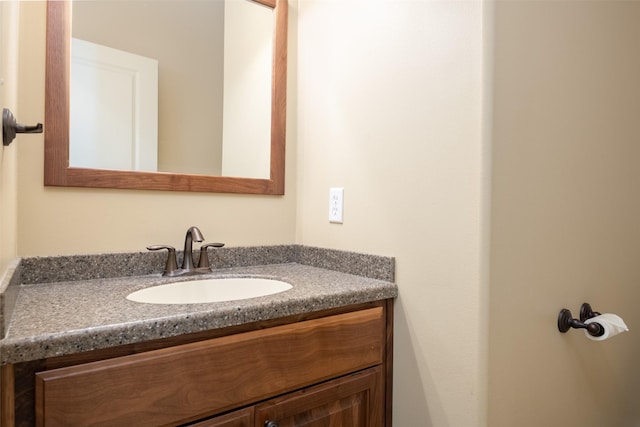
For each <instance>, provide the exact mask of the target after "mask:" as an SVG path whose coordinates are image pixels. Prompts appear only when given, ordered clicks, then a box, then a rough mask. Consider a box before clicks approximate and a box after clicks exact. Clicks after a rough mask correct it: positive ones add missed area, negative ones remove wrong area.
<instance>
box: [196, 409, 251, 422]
mask: <svg viewBox="0 0 640 427" xmlns="http://www.w3.org/2000/svg"><path fill="white" fill-rule="evenodd" d="M252 426H253V408H245V409H240V410H239V411H235V412H232V413H230V414H225V415H220V416H219V417H214V418H210V419H208V420H204V421H200V422H199V423H193V424H189V427H252Z"/></svg>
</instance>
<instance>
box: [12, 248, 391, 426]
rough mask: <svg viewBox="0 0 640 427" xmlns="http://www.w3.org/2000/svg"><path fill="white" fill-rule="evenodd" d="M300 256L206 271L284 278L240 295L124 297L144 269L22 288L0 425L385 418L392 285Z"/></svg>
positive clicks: (385, 422) (139, 283) (381, 421)
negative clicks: (205, 300)
mask: <svg viewBox="0 0 640 427" xmlns="http://www.w3.org/2000/svg"><path fill="white" fill-rule="evenodd" d="M289 250H290V248H287V249H286V251H289ZM232 251H233V250H231V252H232ZM305 251H306V252H308V249H305V248H301V247H296V248H294V249H293V250H292V251H291V253H292V254H295V255H293V256H291V255H290V254H289V255H286V256H285V257H284V258H285V261H286V262H284V263H279V264H270V265H244V266H239V267H228V268H219V269H216V270H214V271H215V272H214V273H212V275H211V276H212V277H219V276H224V277H228V276H245V277H246V276H251V277H270V278H277V279H278V280H283V281H285V282H288V283H290V284H292V285H293V288H292V289H291V290H289V291H286V292H282V293H279V294H274V295H270V296H265V297H259V298H251V299H247V300H241V301H229V302H220V303H209V304H188V305H185V304H178V305H172V306H166V305H156V304H141V303H136V302H133V301H128V300H126V298H125V296H126V295H127V294H128V293H130V292H131V291H132V290H136V289H142V288H145V287H149V286H155V285H157V284H159V283H164V282H166V281H167V280H170V279H166V278H160V277H159V276H158V275H153V274H152V275H145V276H132V277H117V278H103V279H91V280H83V281H81V282H77V281H66V282H52V283H48V284H43V283H40V284H33V285H20V293H19V295H18V298H17V301H16V306H15V309H14V310H13V313H12V315H11V323H10V327H9V330H8V333H7V335H6V337H5V339H4V340H2V341H0V343H1V347H0V348H1V349H2V363H3V365H2V403H3V412H2V425H3V426H5V425H6V426H12V425H19V426H23V425H24V426H27V425H38V426H43V425H44V426H55V425H66V426H70V425H78V426H86V425H136V426H141V425H149V426H160V425H197V426H269V427H276V426H280V427H282V426H296V425H302V424H304V425H309V426H314V425H329V423H330V424H331V425H338V426H340V425H341V426H367V427H371V426H390V425H391V384H392V381H391V378H392V343H393V298H394V297H395V296H396V295H397V287H396V285H395V284H393V283H392V281H390V280H388V277H387V278H385V279H386V280H385V279H381V278H372V277H364V276H359V275H356V274H352V272H349V273H346V272H343V271H345V268H344V260H345V259H348V258H349V257H341V256H335V255H336V254H335V253H333V255H334V256H330V257H329V258H332V259H333V261H330V262H329V263H328V264H327V259H329V258H327V257H324V258H318V257H317V256H316V255H317V254H314V256H313V257H305V254H304V252H305ZM220 254H221V255H220V257H222V258H224V256H225V255H224V254H225V252H224V251H221V252H220ZM307 255H308V253H307ZM312 259H313V261H312ZM279 260H280V261H282V259H281V257H279ZM214 261H215V260H214ZM218 261H220V259H218ZM371 261H372V262H373V265H376V263H378V261H379V260H376V259H373V260H371ZM300 262H305V263H306V264H301V263H300ZM336 263H337V264H336ZM310 264H316V265H321V267H318V266H316V265H310ZM333 264H335V265H336V266H337V270H342V271H336V270H332V269H329V268H327V266H329V267H332V266H333ZM340 264H343V265H342V266H340ZM377 265H380V264H379V263H378V264H377ZM349 268H351V267H349ZM391 269H392V270H393V267H391ZM366 274H367V275H369V276H372V275H377V273H374V274H369V273H366ZM392 275H393V271H391V277H392ZM47 307H48V309H47ZM38 310H46V312H44V313H41V315H40V316H38V318H37V320H35V321H34V320H33V319H32V320H31V321H29V320H28V319H29V317H32V316H33V313H34V311H38ZM29 313H31V315H30V314H29Z"/></svg>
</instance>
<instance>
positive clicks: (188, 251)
mask: <svg viewBox="0 0 640 427" xmlns="http://www.w3.org/2000/svg"><path fill="white" fill-rule="evenodd" d="M203 240H204V236H203V235H202V232H200V229H199V228H198V227H196V226H193V227H190V228H189V229H188V230H187V235H186V236H185V238H184V252H183V256H184V258H183V260H182V269H183V270H184V271H185V272H188V271H191V270H193V269H194V268H195V263H194V262H193V242H194V241H196V242H202V241H203Z"/></svg>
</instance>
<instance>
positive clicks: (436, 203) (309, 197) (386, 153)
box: [297, 0, 487, 427]
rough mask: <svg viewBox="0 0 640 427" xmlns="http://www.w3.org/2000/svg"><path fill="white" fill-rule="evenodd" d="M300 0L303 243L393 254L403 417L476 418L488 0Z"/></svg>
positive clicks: (437, 421) (402, 422) (478, 422)
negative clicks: (333, 193)
mask: <svg viewBox="0 0 640 427" xmlns="http://www.w3.org/2000/svg"><path fill="white" fill-rule="evenodd" d="M299 8H300V11H299V21H298V23H299V46H298V61H299V75H300V78H299V112H298V126H299V133H298V134H299V141H300V153H299V154H300V155H299V160H298V163H299V180H300V184H299V200H298V202H299V203H298V214H297V218H298V241H300V242H302V243H304V244H307V245H316V246H323V247H332V248H339V249H350V250H355V251H362V252H369V253H377V254H385V255H393V256H395V257H396V261H397V264H396V265H397V283H398V286H399V288H400V297H399V299H398V300H397V303H396V305H395V307H396V318H395V320H396V324H395V334H396V335H395V337H396V343H395V365H394V369H395V381H394V393H395V398H394V421H395V425H397V426H400V427H403V426H418V425H419V426H452V427H458V426H465V427H466V426H469V427H471V426H473V427H477V426H482V425H483V418H484V410H485V401H484V399H485V398H486V393H485V378H484V376H485V372H486V369H485V367H484V365H483V364H484V355H483V352H484V342H485V341H486V334H487V331H486V325H485V319H484V314H483V312H484V310H485V307H486V304H484V303H483V297H484V292H485V288H484V284H483V283H482V280H481V277H482V276H481V273H482V263H481V256H482V253H481V248H482V246H483V245H484V242H483V241H482V235H481V233H482V225H483V221H484V217H483V215H482V210H483V191H484V188H485V174H486V171H485V170H484V169H483V162H484V157H483V156H484V154H485V152H484V150H485V149H484V146H483V143H482V129H481V114H482V105H481V94H482V68H481V66H482V43H483V38H482V4H481V3H480V2H449V1H443V2H439V1H373V2H372V1H370V0H366V1H358V0H352V1H344V0H335V1H330V0H304V1H300V2H299ZM330 187H344V224H342V225H339V224H330V223H329V222H328V218H327V217H328V198H329V188H330Z"/></svg>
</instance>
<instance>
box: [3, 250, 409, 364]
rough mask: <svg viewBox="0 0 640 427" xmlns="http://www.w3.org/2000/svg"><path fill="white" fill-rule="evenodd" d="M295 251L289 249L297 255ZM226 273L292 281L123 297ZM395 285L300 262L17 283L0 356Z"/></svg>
mask: <svg viewBox="0 0 640 427" xmlns="http://www.w3.org/2000/svg"><path fill="white" fill-rule="evenodd" d="M333 255H336V254H335V253H334V254H333ZM301 259H302V258H301V257H300V256H296V257H295V260H297V261H300V260H301ZM314 263H315V262H314ZM315 264H318V263H315ZM320 264H322V263H320ZM392 275H393V272H392ZM228 276H233V277H238V276H244V277H264V278H272V279H278V280H282V281H284V282H288V283H290V284H291V285H293V288H292V289H290V290H288V291H285V292H281V293H277V294H273V295H267V296H263V297H257V298H250V299H245V300H235V301H228V302H218V303H204V304H170V305H165V304H145V303H138V302H133V301H129V300H127V299H126V296H127V295H128V294H130V293H131V292H133V291H136V290H139V289H143V288H146V287H150V286H155V285H159V284H163V283H171V282H176V281H183V280H198V279H203V278H214V277H228ZM397 292H398V290H397V286H396V285H395V284H394V283H393V282H391V281H388V280H381V279H380V278H371V277H365V276H360V275H357V274H352V273H345V272H341V271H336V270H332V269H328V268H324V266H323V267H322V268H321V267H317V266H313V265H305V264H301V263H298V262H286V263H280V264H267V265H248V266H241V267H226V268H216V269H215V270H214V272H212V273H211V274H206V275H198V276H188V277H177V278H176V277H174V278H167V277H162V276H161V275H160V274H159V273H155V274H147V275H139V276H128V277H110V278H109V277H107V278H101V279H84V280H79V281H58V282H52V283H35V284H21V285H19V291H18V293H17V297H16V299H15V305H14V307H13V309H12V313H11V315H10V317H8V319H7V321H6V323H7V328H6V333H5V337H4V339H2V340H0V363H1V364H6V363H19V362H25V361H30V360H37V359H42V358H47V357H54V356H62V355H68V354H74V353H78V352H84V351H90V350H96V349H102V348H108V347H114V346H118V345H124V344H131V343H136V342H143V341H148V340H153V339H158V338H165V337H171V336H177V335H182V334H188V333H193V332H200V331H206V330H211V329H217V328H223V327H227V326H233V325H240V324H244V323H250V322H256V321H261V320H268V319H274V318H279V317H284V316H289V315H293V314H300V313H305V312H313V311H318V310H324V309H330V308H335V307H341V306H347V305H351V304H358V303H364V302H370V301H377V300H382V299H387V298H394V297H396V296H397Z"/></svg>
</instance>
